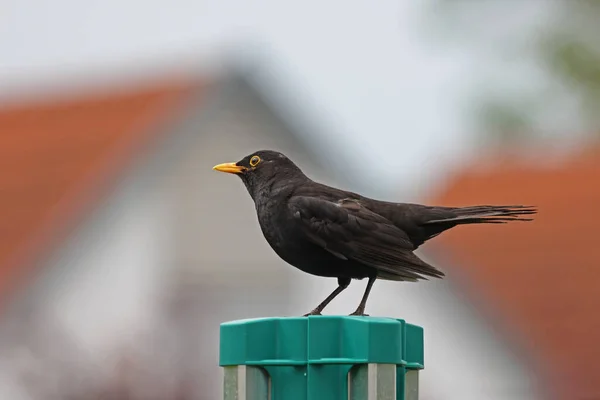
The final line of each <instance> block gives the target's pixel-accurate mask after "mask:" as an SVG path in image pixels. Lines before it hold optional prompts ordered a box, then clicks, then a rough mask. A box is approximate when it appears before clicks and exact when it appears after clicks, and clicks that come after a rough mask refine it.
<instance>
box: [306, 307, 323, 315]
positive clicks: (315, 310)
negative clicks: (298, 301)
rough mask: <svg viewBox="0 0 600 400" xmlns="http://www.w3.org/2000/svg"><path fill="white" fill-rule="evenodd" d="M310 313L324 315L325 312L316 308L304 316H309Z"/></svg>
mask: <svg viewBox="0 0 600 400" xmlns="http://www.w3.org/2000/svg"><path fill="white" fill-rule="evenodd" d="M309 315H323V314H321V311H319V310H317V309H316V308H315V309H314V310H312V311H311V312H309V313H307V314H304V315H303V317H308V316H309Z"/></svg>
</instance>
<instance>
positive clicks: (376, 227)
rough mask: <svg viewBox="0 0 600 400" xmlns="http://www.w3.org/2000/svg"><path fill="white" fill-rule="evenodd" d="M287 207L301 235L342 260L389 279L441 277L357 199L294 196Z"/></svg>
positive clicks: (401, 234) (398, 233)
mask: <svg viewBox="0 0 600 400" xmlns="http://www.w3.org/2000/svg"><path fill="white" fill-rule="evenodd" d="M288 205H289V207H290V210H291V212H292V214H293V216H294V218H295V219H296V220H297V221H299V223H300V226H301V228H302V231H303V233H304V234H305V235H306V237H307V239H308V240H310V241H311V242H313V243H314V244H316V245H318V246H320V247H322V248H324V249H325V250H327V251H329V252H330V253H331V254H333V255H335V256H336V257H338V258H341V259H344V260H354V261H356V262H359V263H361V264H364V265H366V266H369V267H372V268H374V269H376V270H377V272H378V276H379V277H381V278H383V279H391V280H417V279H424V277H423V275H427V276H435V277H440V276H443V273H442V272H440V271H439V270H437V269H436V268H434V267H432V266H430V265H428V264H427V263H425V262H424V261H422V260H421V259H419V258H418V257H417V256H416V255H414V254H413V252H412V250H413V249H414V245H413V244H412V243H411V241H410V239H409V237H408V235H407V234H406V233H405V232H404V231H402V230H401V229H399V228H398V227H396V226H394V224H393V223H392V222H390V221H389V220H388V219H386V218H384V217H382V216H381V215H379V214H377V213H375V212H373V211H371V210H369V209H368V208H366V207H364V206H363V205H362V204H361V203H360V201H359V200H354V199H343V200H340V201H338V202H331V201H327V200H324V199H321V198H317V197H309V196H294V197H292V198H290V200H289V202H288Z"/></svg>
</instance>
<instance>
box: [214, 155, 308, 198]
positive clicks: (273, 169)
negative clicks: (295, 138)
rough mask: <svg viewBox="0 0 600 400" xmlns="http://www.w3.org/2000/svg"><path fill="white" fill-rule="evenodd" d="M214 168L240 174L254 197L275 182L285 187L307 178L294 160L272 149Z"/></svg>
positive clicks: (268, 188)
mask: <svg viewBox="0 0 600 400" xmlns="http://www.w3.org/2000/svg"><path fill="white" fill-rule="evenodd" d="M213 169H214V170H216V171H220V172H227V173H229V174H235V175H237V176H239V177H240V178H241V179H242V181H243V182H244V185H246V188H247V189H248V192H249V193H250V195H251V196H252V198H253V199H255V196H256V194H258V193H259V192H261V191H265V190H270V188H272V187H273V185H274V184H277V186H279V187H284V186H288V185H292V184H293V183H294V182H295V181H297V180H303V179H305V178H306V177H305V175H304V174H303V173H302V171H301V170H300V168H298V167H297V166H296V164H294V163H293V162H292V160H290V159H289V158H287V157H286V156H285V155H283V154H281V153H279V152H277V151H272V150H260V151H257V152H254V153H251V154H249V155H247V156H246V157H244V158H242V159H241V160H240V161H238V162H234V163H233V162H232V163H224V164H219V165H215V166H214V167H213Z"/></svg>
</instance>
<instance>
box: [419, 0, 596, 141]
mask: <svg viewBox="0 0 600 400" xmlns="http://www.w3.org/2000/svg"><path fill="white" fill-rule="evenodd" d="M430 5H431V6H432V7H431V8H429V10H428V11H429V15H432V16H433V17H434V18H435V21H436V24H435V26H436V28H439V29H442V30H443V36H444V41H445V42H446V43H448V40H450V41H452V40H454V41H456V40H458V41H459V42H460V43H461V45H462V46H464V45H467V46H468V45H475V46H476V48H477V50H475V53H476V56H475V57H476V61H475V62H479V63H481V64H485V63H488V64H494V63H495V64H496V67H497V68H496V70H495V71H494V72H493V73H492V74H490V75H491V76H490V77H488V78H487V79H486V80H485V81H484V82H480V83H477V84H476V85H475V86H476V88H475V93H474V95H475V99H471V100H470V103H471V106H470V107H469V108H470V109H471V111H473V110H474V111H475V118H474V121H475V123H476V125H477V127H478V128H483V130H484V131H485V132H487V133H488V134H489V136H488V138H491V139H494V140H497V141H501V142H507V141H509V142H512V141H514V140H523V139H527V138H532V137H538V135H539V133H540V132H543V131H544V130H552V129H553V128H554V129H556V130H559V131H562V132H563V133H562V134H564V132H565V131H568V132H570V133H575V132H577V131H587V132H591V133H594V134H595V135H596V138H600V135H599V133H600V40H598V38H600V1H597V0H562V1H532V2H520V1H511V0H495V1H494V0H488V1H481V2H475V1H455V0H452V1H450V0H434V1H432V2H431V3H430ZM503 67H504V68H503ZM523 68H525V69H523ZM507 70H508V71H507ZM499 71H500V72H499ZM519 71H520V72H519ZM519 73H522V75H523V76H522V77H520V78H521V79H519V77H518V76H517V77H515V75H518V74H519ZM524 76H529V77H530V79H529V80H527V79H526V78H524ZM507 77H508V78H510V79H505V78H507ZM531 77H534V79H531ZM492 81H493V82H492ZM511 81H512V83H511ZM514 82H518V84H516V87H515V84H514ZM511 85H512V87H511ZM478 130H481V129H478Z"/></svg>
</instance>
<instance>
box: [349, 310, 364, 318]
mask: <svg viewBox="0 0 600 400" xmlns="http://www.w3.org/2000/svg"><path fill="white" fill-rule="evenodd" d="M349 315H351V316H355V317H368V316H369V314H365V312H364V311H362V310H356V311H354V312H353V313H352V314H349Z"/></svg>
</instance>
